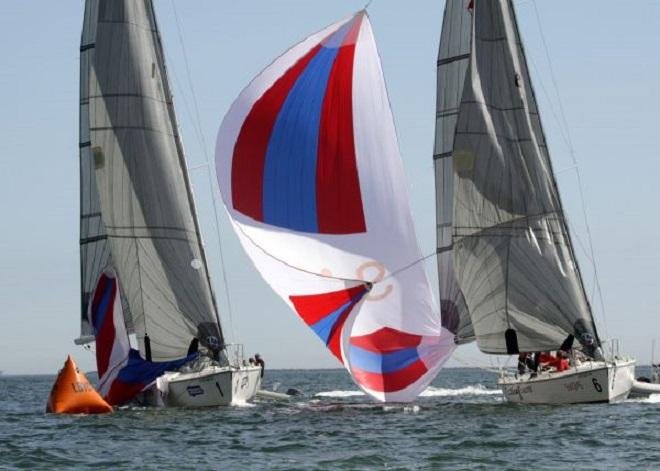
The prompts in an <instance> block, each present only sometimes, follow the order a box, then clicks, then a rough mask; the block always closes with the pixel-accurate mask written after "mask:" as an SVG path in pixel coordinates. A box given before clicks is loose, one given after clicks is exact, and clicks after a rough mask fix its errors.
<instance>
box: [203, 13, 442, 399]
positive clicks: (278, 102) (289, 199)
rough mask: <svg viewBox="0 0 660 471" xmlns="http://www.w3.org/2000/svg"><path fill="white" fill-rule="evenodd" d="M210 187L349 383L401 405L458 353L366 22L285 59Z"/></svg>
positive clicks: (222, 136) (256, 83) (224, 142)
mask: <svg viewBox="0 0 660 471" xmlns="http://www.w3.org/2000/svg"><path fill="white" fill-rule="evenodd" d="M216 166H217V175H218V182H219V186H220V190H221V193H222V197H223V200H224V203H225V206H226V208H227V211H228V212H229V215H230V216H231V219H232V222H233V225H234V228H235V230H236V233H237V234H238V237H239V239H240V241H241V243H242V245H243V248H244V249H245V251H246V252H247V254H248V255H249V256H250V258H251V259H252V261H253V263H254V264H255V266H256V268H257V269H258V271H259V272H260V273H261V275H262V276H263V277H264V279H265V280H266V281H267V282H268V283H269V284H270V286H271V287H272V288H273V289H274V290H275V292H277V293H278V294H279V295H280V296H281V297H282V298H283V299H284V300H285V301H286V302H287V304H288V305H289V306H290V307H291V308H292V309H293V310H294V311H295V312H296V313H297V314H298V315H299V316H300V317H301V318H302V320H303V321H304V322H305V323H306V324H308V325H309V327H310V328H311V329H312V330H313V331H314V332H315V333H316V334H317V335H318V337H319V338H320V339H321V340H322V342H323V343H324V344H325V345H326V346H327V347H328V348H329V350H330V351H331V352H332V354H333V355H334V356H335V357H337V359H338V360H339V361H340V362H342V363H343V365H344V366H345V367H346V369H347V370H348V371H349V372H350V373H351V375H352V377H353V379H354V380H355V382H356V383H357V384H358V385H359V386H360V387H361V388H362V389H364V390H365V391H366V392H367V393H369V394H371V395H372V396H374V397H375V398H377V399H380V400H383V401H386V400H392V401H409V400H412V399H413V398H414V397H416V396H417V395H418V394H419V393H420V392H421V391H422V390H423V389H424V388H425V387H426V386H427V385H428V383H429V382H430V381H431V380H432V379H433V377H434V376H435V375H436V373H437V372H438V370H439V369H440V367H441V365H442V363H443V361H444V359H445V358H446V357H447V356H448V354H449V353H450V352H451V350H452V348H453V340H452V337H453V336H452V335H451V334H450V333H449V332H448V331H444V332H443V328H442V325H441V321H440V315H439V312H438V310H437V307H436V306H435V304H434V302H433V299H432V294H431V289H430V286H429V283H428V280H427V278H426V274H425V272H424V269H423V266H422V264H421V263H419V261H420V260H421V253H420V250H419V247H418V245H417V240H416V237H415V231H414V226H413V222H412V217H411V214H410V208H409V204H408V194H407V190H406V184H405V178H404V172H403V167H402V162H401V158H400V156H399V150H398V144H397V140H396V133H395V130H394V122H393V118H392V113H391V110H390V105H389V100H388V97H387V93H386V89H385V82H384V78H383V74H382V69H381V65H380V60H379V57H378V53H377V50H376V44H375V40H374V37H373V33H372V29H371V24H370V22H369V19H368V16H367V15H366V12H359V13H357V14H356V15H355V16H353V17H351V18H349V19H347V20H344V21H340V22H338V23H335V24H333V25H331V26H329V27H327V28H325V29H324V30H322V31H320V32H318V33H316V34H313V35H312V36H310V37H308V38H307V39H305V40H304V41H302V42H301V43H299V44H297V45H295V46H293V47H292V48H291V49H289V50H288V51H287V52H285V53H284V54H283V55H282V56H280V57H279V58H277V59H276V60H275V61H274V62H273V63H272V64H271V65H269V66H268V67H267V68H266V69H265V70H263V71H262V72H261V73H260V74H259V75H258V76H257V77H256V78H255V79H254V80H253V81H252V82H251V83H250V84H249V85H248V86H247V87H246V88H245V89H244V90H243V92H242V93H241V94H240V95H239V97H238V98H237V99H236V101H235V102H234V104H233V105H232V107H231V109H230V110H229V112H228V114H227V116H226V117H225V118H224V120H223V123H222V125H221V127H220V131H219V133H218V140H217V147H216Z"/></svg>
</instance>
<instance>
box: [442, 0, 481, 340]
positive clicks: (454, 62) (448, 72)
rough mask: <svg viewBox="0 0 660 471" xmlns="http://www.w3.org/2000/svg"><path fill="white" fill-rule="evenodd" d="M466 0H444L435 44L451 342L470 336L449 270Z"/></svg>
mask: <svg viewBox="0 0 660 471" xmlns="http://www.w3.org/2000/svg"><path fill="white" fill-rule="evenodd" d="M469 2H470V0H447V2H446V4H445V14H444V18H443V21H442V33H441V35H440V47H439V50H438V63H437V65H438V70H437V80H438V84H437V98H436V99H437V102H436V124H435V148H434V152H433V161H434V166H435V181H436V185H435V191H436V212H437V214H436V222H437V242H438V257H437V263H438V280H439V282H440V309H441V311H442V323H443V325H444V326H445V327H446V328H447V329H449V330H450V331H451V332H453V333H454V335H455V340H456V342H457V343H465V342H469V341H472V340H474V329H473V328H472V321H471V319H470V313H469V311H468V309H467V306H466V305H465V298H464V296H463V293H462V292H461V289H460V287H459V286H458V283H457V282H456V275H455V272H454V253H453V245H452V234H453V220H454V184H453V183H454V170H453V155H454V154H453V148H454V135H455V132H456V121H457V119H458V107H459V105H460V102H461V96H462V95H463V84H464V83H465V72H466V71H467V67H468V63H469V59H470V38H471V35H472V16H471V15H470V12H469V10H468V6H469Z"/></svg>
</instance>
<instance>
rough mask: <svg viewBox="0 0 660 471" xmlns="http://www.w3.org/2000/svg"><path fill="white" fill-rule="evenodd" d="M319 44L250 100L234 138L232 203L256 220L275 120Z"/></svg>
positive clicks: (260, 218) (261, 203)
mask: <svg viewBox="0 0 660 471" xmlns="http://www.w3.org/2000/svg"><path fill="white" fill-rule="evenodd" d="M320 48H321V46H320V45H317V46H316V47H314V48H312V49H311V50H310V51H309V52H308V53H307V54H305V55H304V56H303V57H302V58H300V59H299V60H298V62H296V63H295V65H293V66H292V67H291V68H290V69H288V70H287V71H286V72H285V73H284V75H282V76H281V77H280V78H279V79H277V81H275V83H274V84H273V85H272V86H271V87H270V88H269V89H268V90H267V91H266V92H265V93H264V94H263V95H262V96H261V98H259V99H258V100H257V101H256V102H255V103H254V105H253V106H252V109H251V110H250V112H249V113H248V115H247V117H246V118H245V121H244V122H243V125H242V126H241V130H240V132H239V134H238V138H237V139H236V144H235V146H234V154H233V158H232V167H231V197H232V205H233V206H234V209H235V210H237V211H239V212H241V213H243V214H245V215H246V216H250V217H251V218H254V219H256V220H258V221H263V179H264V162H265V159H266V152H267V150H268V142H269V140H270V136H271V133H272V131H273V126H274V125H275V120H276V119H277V115H278V113H279V112H280V109H281V108H282V104H283V103H284V100H286V97H287V96H288V94H289V91H290V90H291V88H292V87H293V85H294V84H295V83H296V80H298V77H299V76H300V74H301V73H302V72H303V70H305V67H307V64H308V63H309V61H311V60H312V58H313V57H314V55H315V54H316V53H317V52H318V50H319V49H320Z"/></svg>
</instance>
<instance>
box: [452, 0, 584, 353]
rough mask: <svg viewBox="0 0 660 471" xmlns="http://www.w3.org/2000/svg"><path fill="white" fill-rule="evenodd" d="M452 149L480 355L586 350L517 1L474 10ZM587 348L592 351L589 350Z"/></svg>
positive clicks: (464, 266) (460, 257) (578, 292)
mask: <svg viewBox="0 0 660 471" xmlns="http://www.w3.org/2000/svg"><path fill="white" fill-rule="evenodd" d="M472 24H473V27H472V44H471V54H470V60H469V67H468V70H467V74H466V80H465V85H464V89H463V94H462V98H461V104H460V107H459V111H458V112H459V116H458V122H457V125H456V134H455V140H454V145H453V154H452V159H453V165H454V179H453V184H454V191H453V194H454V198H453V202H454V221H453V237H452V242H453V250H454V263H455V274H456V279H457V282H458V285H459V286H460V287H461V291H462V293H463V294H464V296H465V300H466V304H467V307H468V308H469V311H470V317H471V319H472V324H473V326H474V331H475V334H476V337H477V342H478V344H479V348H480V349H481V350H482V351H484V352H486V353H496V354H498V353H499V354H507V353H508V354H512V353H517V352H519V351H542V350H553V349H557V348H559V347H560V346H561V345H562V344H563V343H564V342H565V341H566V340H567V339H568V338H569V336H571V335H572V336H574V337H575V338H577V339H578V340H580V341H584V342H585V343H587V344H588V341H587V340H588V338H589V336H593V337H594V338H596V339H597V335H596V328H595V323H594V320H593V315H592V312H591V308H590V306H589V303H588V301H587V297H586V292H585V290H584V284H583V281H582V277H581V275H580V272H579V268H578V266H577V260H576V258H575V253H574V250H573V246H572V242H571V239H570V234H569V232H568V226H567V224H566V220H565V214H564V210H563V207H562V204H561V200H560V197H559V191H558V188H557V184H556V179H555V176H554V173H553V170H552V165H551V161H550V157H549V153H548V149H547V144H546V140H545V135H544V132H543V128H542V125H541V121H540V118H539V112H538V106H537V103H536V99H535V95H534V90H533V88H532V84H531V78H530V75H529V70H528V67H527V63H526V60H525V56H524V52H523V48H522V44H521V42H520V36H519V33H518V29H517V24H516V20H515V13H514V10H513V3H512V2H511V1H510V0H497V1H476V2H474V9H473V20H472ZM587 346H589V345H587Z"/></svg>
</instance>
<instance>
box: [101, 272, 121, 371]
mask: <svg viewBox="0 0 660 471" xmlns="http://www.w3.org/2000/svg"><path fill="white" fill-rule="evenodd" d="M104 278H105V277H104ZM110 283H111V288H110V289H111V290H112V291H111V294H110V299H109V300H108V303H107V305H106V311H105V313H104V315H103V324H102V325H101V326H99V330H98V332H97V335H96V370H97V372H98V375H99V378H101V377H103V375H104V374H105V372H106V371H107V370H108V365H109V364H110V355H111V354H112V347H113V346H114V343H115V319H114V318H115V316H114V306H115V298H116V296H117V282H116V280H112V281H110ZM99 286H100V283H99Z"/></svg>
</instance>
